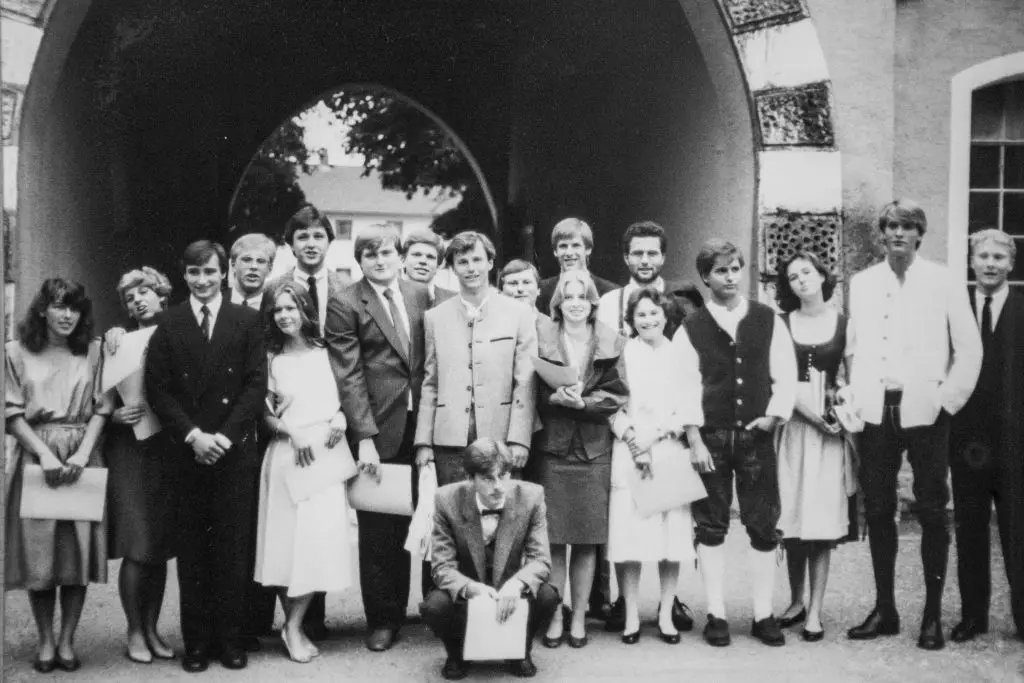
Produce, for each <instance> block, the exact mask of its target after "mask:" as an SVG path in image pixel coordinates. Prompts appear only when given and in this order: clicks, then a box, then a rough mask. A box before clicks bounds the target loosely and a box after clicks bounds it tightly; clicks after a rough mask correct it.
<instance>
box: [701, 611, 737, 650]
mask: <svg viewBox="0 0 1024 683" xmlns="http://www.w3.org/2000/svg"><path fill="white" fill-rule="evenodd" d="M704 640H705V641H706V642H707V644H708V645H713V646H715V647H725V646H726V645H728V644H729V643H731V642H732V638H731V637H730V636H729V622H728V621H726V620H725V619H719V618H718V617H716V616H715V615H714V614H708V623H707V626H705V627H704Z"/></svg>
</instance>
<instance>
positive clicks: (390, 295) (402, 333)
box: [384, 289, 409, 355]
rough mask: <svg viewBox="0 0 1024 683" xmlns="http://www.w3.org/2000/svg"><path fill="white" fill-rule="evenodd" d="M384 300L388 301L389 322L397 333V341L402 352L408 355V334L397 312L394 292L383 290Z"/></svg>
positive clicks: (400, 315)
mask: <svg viewBox="0 0 1024 683" xmlns="http://www.w3.org/2000/svg"><path fill="white" fill-rule="evenodd" d="M384 298H385V299H387V300H388V310H389V311H390V312H391V322H392V323H394V325H395V332H397V333H398V340H399V342H400V343H401V344H402V350H403V351H404V352H405V353H406V355H408V354H409V332H408V331H407V330H406V329H405V323H403V322H402V314H401V313H399V311H398V304H396V303H395V292H394V291H393V290H391V289H385V290H384Z"/></svg>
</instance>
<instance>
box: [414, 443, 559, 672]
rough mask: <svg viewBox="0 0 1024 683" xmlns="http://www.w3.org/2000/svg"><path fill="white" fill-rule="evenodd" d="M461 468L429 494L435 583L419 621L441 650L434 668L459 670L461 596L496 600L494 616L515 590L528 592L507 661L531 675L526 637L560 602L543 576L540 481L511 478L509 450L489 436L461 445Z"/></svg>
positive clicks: (504, 613) (511, 606)
mask: <svg viewBox="0 0 1024 683" xmlns="http://www.w3.org/2000/svg"><path fill="white" fill-rule="evenodd" d="M463 469H465V471H466V479H467V480H466V481H463V482H459V483H455V484H449V485H447V486H442V487H441V488H440V489H438V491H437V495H436V497H435V509H434V533H433V538H432V545H431V555H432V559H433V574H434V583H435V585H436V586H437V588H436V589H435V590H433V591H432V592H431V593H430V595H428V596H427V598H426V600H424V601H423V604H422V605H420V612H421V613H422V614H423V621H424V622H426V624H427V625H428V626H429V627H430V629H431V630H432V631H433V632H434V635H436V636H437V637H438V638H440V639H441V642H442V643H444V648H445V651H446V652H447V655H448V659H447V661H445V664H444V668H442V669H441V675H443V676H444V677H445V678H446V679H448V680H458V679H460V678H465V676H466V673H467V671H466V664H465V662H464V661H463V658H462V646H463V643H464V642H465V637H466V601H467V600H469V599H472V598H479V597H489V598H492V599H493V600H495V601H497V603H498V605H497V618H498V619H499V620H500V621H504V620H505V619H507V618H508V617H509V616H510V615H511V614H512V613H514V611H515V609H516V603H517V602H518V600H519V599H520V598H526V599H527V601H528V603H529V610H530V613H529V617H528V619H527V629H526V658H525V659H522V660H518V661H513V662H509V664H510V666H511V668H512V673H514V674H515V675H516V676H520V677H531V676H534V675H536V673H537V667H536V666H534V664H533V660H532V658H531V657H530V650H531V645H532V644H533V639H534V637H535V636H536V634H537V631H538V630H540V628H541V627H542V626H543V625H544V624H546V623H547V622H548V621H549V620H550V619H551V615H552V614H554V612H555V609H556V608H557V607H558V605H559V603H560V602H561V597H560V596H559V595H558V591H557V590H555V589H554V588H553V587H552V586H551V584H549V583H547V579H548V575H549V574H550V573H551V552H550V548H549V546H548V523H547V510H546V508H545V506H544V489H543V488H541V487H540V486H538V485H537V484H530V483H527V482H523V481H516V480H512V479H510V476H509V475H510V474H511V472H512V454H511V453H510V452H509V449H508V447H507V446H506V445H505V444H503V443H501V442H500V441H495V440H493V439H479V440H477V441H474V442H473V443H472V444H470V445H469V446H467V447H466V450H465V452H464V453H463Z"/></svg>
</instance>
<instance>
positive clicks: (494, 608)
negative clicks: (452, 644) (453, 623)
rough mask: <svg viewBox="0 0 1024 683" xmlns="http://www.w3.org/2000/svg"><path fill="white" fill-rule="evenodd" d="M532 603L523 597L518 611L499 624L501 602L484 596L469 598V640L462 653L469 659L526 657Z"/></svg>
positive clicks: (467, 624) (518, 605)
mask: <svg viewBox="0 0 1024 683" xmlns="http://www.w3.org/2000/svg"><path fill="white" fill-rule="evenodd" d="M529 612H530V605H529V603H528V602H527V601H526V599H525V598H520V599H519V603H518V604H517V605H516V611H515V612H513V613H512V616H510V617H509V618H508V619H506V620H505V623H504V624H499V623H498V602H497V601H496V600H494V598H490V597H487V596H480V597H476V598H472V599H470V600H467V601H466V641H465V644H464V645H463V649H462V656H463V659H465V660H467V661H489V660H495V659H523V658H524V657H526V619H527V617H528V616H529Z"/></svg>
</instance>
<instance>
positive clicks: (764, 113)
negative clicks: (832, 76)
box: [754, 82, 835, 147]
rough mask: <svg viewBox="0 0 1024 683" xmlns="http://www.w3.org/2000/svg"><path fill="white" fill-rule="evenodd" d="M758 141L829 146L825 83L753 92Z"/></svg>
mask: <svg viewBox="0 0 1024 683" xmlns="http://www.w3.org/2000/svg"><path fill="white" fill-rule="evenodd" d="M754 103H755V106H756V107H757V118H758V122H759V123H760V126H761V141H762V144H763V145H764V146H765V147H780V146H787V145H795V146H804V147H806V146H813V147H832V146H833V145H834V144H835V131H833V129H832V98H831V97H830V89H829V84H828V83H827V82H826V83H812V84H810V85H806V86H804V87H801V88H787V89H784V90H768V91H762V92H759V93H754Z"/></svg>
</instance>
